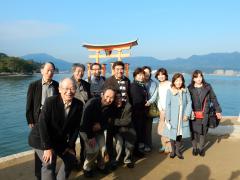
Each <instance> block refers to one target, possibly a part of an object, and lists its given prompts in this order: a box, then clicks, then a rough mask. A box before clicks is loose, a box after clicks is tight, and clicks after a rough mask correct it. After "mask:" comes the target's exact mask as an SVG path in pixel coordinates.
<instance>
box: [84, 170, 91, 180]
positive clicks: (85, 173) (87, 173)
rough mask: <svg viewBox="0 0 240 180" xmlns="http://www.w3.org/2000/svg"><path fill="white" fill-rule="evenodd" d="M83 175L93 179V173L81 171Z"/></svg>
mask: <svg viewBox="0 0 240 180" xmlns="http://www.w3.org/2000/svg"><path fill="white" fill-rule="evenodd" d="M83 174H84V176H85V177H87V178H90V177H93V172H92V171H86V170H83Z"/></svg>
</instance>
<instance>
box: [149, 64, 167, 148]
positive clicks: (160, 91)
mask: <svg viewBox="0 0 240 180" xmlns="http://www.w3.org/2000/svg"><path fill="white" fill-rule="evenodd" d="M155 78H156V79H157V80H158V81H159V85H158V88H157V91H155V93H154V94H153V96H152V97H151V99H149V100H148V101H147V103H146V106H149V105H150V104H152V103H156V104H157V106H158V109H159V112H160V119H159V123H158V134H159V135H160V136H161V144H162V146H161V147H160V148H159V152H165V153H169V152H171V144H170V140H169V138H167V137H165V136H163V130H164V128H167V127H166V123H165V108H166V96H167V91H168V89H170V88H171V82H170V81H168V73H167V70H166V69H164V68H160V69H158V70H157V72H156V75H155Z"/></svg>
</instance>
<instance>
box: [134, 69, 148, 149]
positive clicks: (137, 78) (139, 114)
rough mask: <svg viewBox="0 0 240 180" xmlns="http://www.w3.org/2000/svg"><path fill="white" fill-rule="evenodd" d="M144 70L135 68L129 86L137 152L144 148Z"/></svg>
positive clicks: (145, 98)
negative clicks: (132, 79)
mask: <svg viewBox="0 0 240 180" xmlns="http://www.w3.org/2000/svg"><path fill="white" fill-rule="evenodd" d="M144 76H145V72H144V70H143V69H142V68H137V69H135V71H134V72H133V78H134V81H133V83H131V86H130V94H131V98H132V120H133V125H134V128H135V130H136V134H137V142H136V147H135V148H136V149H135V150H138V152H143V150H144V147H145V145H144V140H145V135H146V126H145V123H146V119H147V113H146V107H145V104H146V102H147V89H146V87H145V85H144Z"/></svg>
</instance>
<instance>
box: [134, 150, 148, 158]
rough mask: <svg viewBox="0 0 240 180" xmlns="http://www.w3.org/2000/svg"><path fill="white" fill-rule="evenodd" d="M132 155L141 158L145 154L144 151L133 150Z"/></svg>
mask: <svg viewBox="0 0 240 180" xmlns="http://www.w3.org/2000/svg"><path fill="white" fill-rule="evenodd" d="M134 155H135V156H136V157H138V158H143V157H144V156H145V154H144V152H142V151H139V150H135V152H134Z"/></svg>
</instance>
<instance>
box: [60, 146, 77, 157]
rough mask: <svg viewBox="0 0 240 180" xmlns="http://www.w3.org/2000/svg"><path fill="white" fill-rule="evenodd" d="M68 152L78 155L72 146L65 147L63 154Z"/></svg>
mask: <svg viewBox="0 0 240 180" xmlns="http://www.w3.org/2000/svg"><path fill="white" fill-rule="evenodd" d="M66 153H69V154H72V155H74V156H76V153H75V151H74V150H73V149H71V148H67V149H65V151H64V152H63V154H66Z"/></svg>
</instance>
